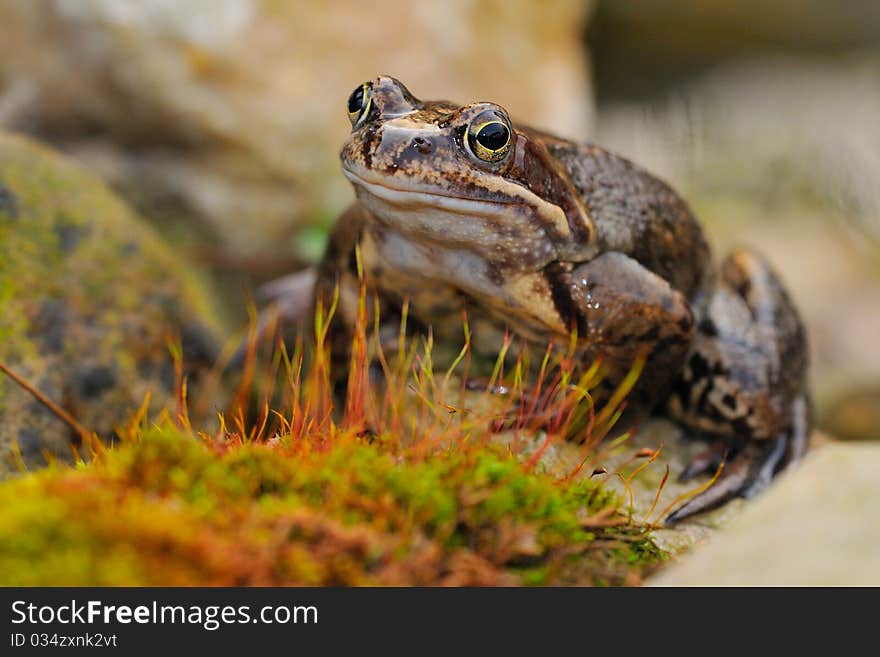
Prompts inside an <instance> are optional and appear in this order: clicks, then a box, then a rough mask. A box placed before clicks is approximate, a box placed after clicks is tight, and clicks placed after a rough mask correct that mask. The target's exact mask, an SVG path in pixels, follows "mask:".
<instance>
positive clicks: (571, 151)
mask: <svg viewBox="0 0 880 657" xmlns="http://www.w3.org/2000/svg"><path fill="white" fill-rule="evenodd" d="M348 109H349V116H350V118H351V120H352V124H353V129H352V132H351V135H350V136H349V138H348V140H347V141H346V143H345V145H344V146H343V148H342V152H341V160H342V168H343V171H344V173H345V175H346V176H347V177H348V178H349V180H350V181H351V182H352V184H353V185H354V188H355V192H356V195H357V203H356V204H355V205H354V206H353V207H352V208H350V209H349V210H348V211H347V212H346V213H345V214H343V215H342V217H340V219H339V220H338V222H337V223H336V226H335V228H334V230H333V231H332V234H331V237H330V243H329V246H328V249H327V252H326V254H325V257H324V260H323V262H322V263H321V265H320V267H319V271H318V279H317V285H316V294H317V295H318V296H322V295H323V296H327V295H329V294H330V293H331V291H332V290H333V288H334V287H335V286H336V285H339V288H340V295H341V297H340V310H339V313H340V317H341V320H340V321H338V322H336V324H335V326H336V333H335V334H334V335H333V336H332V338H331V339H332V340H333V355H334V358H335V359H337V360H338V361H339V364H340V367H336V368H335V370H336V371H337V372H346V371H347V368H346V367H344V366H342V365H343V364H344V363H345V362H346V361H347V359H348V348H349V345H350V340H349V335H348V331H350V328H351V326H353V324H354V314H355V308H356V298H357V290H358V286H357V280H356V273H355V258H354V251H355V245H356V244H359V245H360V249H361V253H362V262H363V264H364V271H365V277H366V282H367V285H368V286H369V287H370V288H371V289H372V290H374V291H375V292H376V293H377V294H378V296H379V298H380V300H381V309H380V312H381V315H380V318H381V321H382V325H381V326H380V338H381V337H382V336H383V335H384V333H385V332H386V331H387V333H388V335H389V336H392V337H394V336H396V330H397V327H398V321H399V310H400V308H401V305H402V304H403V303H404V301H405V300H406V301H408V302H409V304H410V305H409V308H410V310H409V316H410V318H411V322H410V326H413V327H414V328H415V330H424V329H426V328H427V327H430V328H431V330H432V331H433V334H434V336H435V339H437V340H447V339H448V340H460V339H461V335H462V325H461V311H462V310H463V309H465V310H466V311H467V313H468V317H469V321H470V324H471V328H472V335H473V345H474V348H475V350H476V352H477V353H478V354H480V353H483V354H486V355H488V356H490V357H493V358H494V355H495V354H497V352H498V350H499V348H500V345H501V336H503V334H504V332H505V330H510V331H511V332H513V333H514V334H516V335H518V336H519V337H521V338H523V339H524V342H525V343H526V344H528V345H533V346H535V347H537V348H539V349H541V350H542V351H543V349H544V348H545V347H546V344H547V342H548V341H549V340H551V339H552V340H555V341H556V342H557V344H563V345H564V344H568V342H569V336H570V332H571V331H573V330H576V331H577V336H578V348H579V350H580V356H581V362H582V363H583V365H584V366H585V367H586V366H587V365H589V364H590V363H591V362H593V361H594V360H595V359H596V358H601V359H602V362H603V363H604V364H605V365H606V367H608V368H609V370H610V371H609V375H608V377H607V381H606V388H604V389H600V390H599V391H598V393H597V395H598V396H599V397H600V399H599V400H598V402H599V403H601V401H602V400H601V397H602V396H603V395H607V392H608V390H609V389H613V387H614V386H615V385H616V384H617V383H618V382H619V381H620V380H621V379H622V377H623V376H624V375H625V374H626V372H627V371H629V369H630V367H631V365H632V363H633V360H634V358H635V357H636V355H637V354H639V353H642V352H643V351H647V352H648V353H649V356H648V361H647V364H646V366H645V369H644V372H643V374H642V376H641V378H640V380H639V382H638V383H637V385H636V387H635V388H634V390H633V392H632V394H631V400H630V401H631V405H638V406H641V407H643V408H646V409H649V408H653V407H656V406H657V404H658V403H659V402H663V401H665V404H664V406H663V407H664V408H667V409H668V411H669V413H670V415H671V416H672V417H674V418H676V419H677V420H678V421H680V422H681V423H682V424H684V425H685V426H687V427H689V428H691V429H693V430H694V431H696V432H698V433H700V434H706V435H713V436H716V437H721V438H723V441H722V448H723V450H722V451H728V452H729V453H730V454H733V455H734V458H733V459H732V461H731V463H730V464H729V467H728V468H726V476H724V477H722V479H721V480H719V482H717V483H716V484H715V486H713V487H712V488H711V489H709V490H708V491H707V492H706V493H704V494H703V495H701V496H698V497H697V498H695V499H694V500H692V501H691V502H690V503H688V505H687V506H686V507H683V508H681V509H679V510H678V511H677V512H676V513H675V514H673V517H672V520H677V519H679V518H681V517H684V516H685V515H689V514H691V513H694V512H696V511H700V510H702V509H705V508H708V507H711V506H715V505H717V504H720V503H722V502H723V501H725V500H726V499H728V498H730V497H731V496H734V495H744V494H748V493H750V492H752V491H754V490H756V488H758V487H760V486H761V485H763V483H766V481H767V480H769V478H770V477H772V475H773V473H774V472H775V471H777V470H778V469H779V468H780V466H781V465H782V464H787V463H790V462H793V461H794V460H796V459H797V458H798V457H799V456H800V454H801V453H802V451H803V449H804V445H805V442H806V434H807V431H808V426H807V425H808V422H807V403H806V390H805V377H806V341H805V336H804V331H803V328H802V326H801V323H800V320H799V318H798V316H797V313H796V311H795V309H794V307H793V305H792V304H791V302H790V300H789V299H788V297H787V295H786V293H785V291H784V290H783V288H782V286H781V284H780V283H779V281H778V279H777V278H776V277H775V276H774V275H773V273H772V272H771V270H770V269H769V268H768V267H767V266H766V265H765V264H764V263H763V262H762V261H761V260H760V259H758V258H757V257H756V256H754V255H751V254H749V253H747V252H739V251H738V252H736V253H734V254H732V255H731V256H729V257H728V258H727V259H726V260H725V261H724V262H723V264H722V266H721V267H720V269H718V270H717V271H716V269H715V268H714V267H713V266H712V262H711V254H710V250H709V247H708V245H707V243H706V240H705V238H704V236H703V232H702V230H701V228H700V226H699V224H698V222H697V220H696V219H695V217H694V216H693V214H692V213H691V211H690V209H689V208H688V206H687V204H686V203H685V202H684V201H683V200H682V199H681V198H680V197H679V196H678V195H677V194H676V193H675V192H674V191H673V190H672V189H671V188H670V187H669V186H668V185H666V184H665V183H663V182H662V181H660V180H658V179H657V178H655V177H653V176H651V175H650V174H649V173H647V172H646V171H644V170H643V169H641V168H639V167H638V166H636V165H635V164H633V163H632V162H629V161H628V160H626V159H624V158H622V157H619V156H617V155H614V154H612V153H609V152H607V151H604V150H602V149H601V148H598V147H597V146H593V145H589V144H577V143H573V142H569V141H565V140H563V139H559V138H558V137H554V136H552V135H549V134H547V133H544V132H541V131H537V130H534V129H531V128H528V127H526V126H520V125H515V124H513V123H512V122H511V120H510V118H509V117H508V115H507V112H506V111H505V110H504V109H503V108H501V107H499V106H498V105H494V104H492V103H474V104H471V105H465V106H459V105H456V104H453V103H449V102H427V101H420V100H418V99H417V98H415V97H414V96H413V95H412V94H411V93H410V92H409V91H408V90H407V89H406V88H405V87H404V86H403V85H402V84H401V83H400V82H398V81H397V80H395V79H393V78H390V77H379V78H376V79H375V80H372V81H370V82H368V83H365V84H364V85H362V86H361V87H359V88H358V89H357V90H355V92H354V93H353V94H352V97H351V98H350V99H349V107H348ZM716 460H717V459H716V458H714V457H713V456H711V455H710V456H706V457H704V458H700V459H697V460H696V461H695V463H694V464H693V465H692V466H691V467H689V468H688V469H687V470H686V471H685V473H684V475H685V476H692V475H693V474H694V473H696V472H698V471H700V470H701V469H707V468H709V467H711V466H712V465H713V463H714V462H715V461H716Z"/></svg>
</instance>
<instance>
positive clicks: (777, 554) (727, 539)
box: [650, 443, 880, 586]
mask: <svg viewBox="0 0 880 657" xmlns="http://www.w3.org/2000/svg"><path fill="white" fill-rule="evenodd" d="M878 469H880V445H878V444H876V443H847V444H843V443H831V444H829V445H826V446H824V447H821V448H820V449H818V450H816V451H814V452H813V453H811V454H809V455H808V456H807V458H806V460H805V462H804V463H803V464H802V465H801V467H799V468H797V469H795V470H792V471H790V472H788V473H784V474H783V475H781V476H780V478H779V480H778V482H777V484H776V485H775V486H773V487H772V488H770V490H768V491H767V492H766V493H764V494H763V495H762V496H761V497H759V498H757V499H756V500H755V501H754V502H753V503H751V504H749V505H747V506H746V507H745V509H744V510H743V512H742V514H741V515H740V516H739V517H738V518H736V519H735V520H734V521H733V522H732V523H731V525H730V527H729V528H727V529H725V530H723V531H721V532H718V533H716V534H715V536H713V537H712V538H711V540H710V541H709V542H708V544H707V545H704V546H701V547H700V549H698V550H695V551H694V552H693V554H689V555H687V556H685V557H682V558H681V561H680V563H679V564H676V565H674V566H672V567H671V568H669V569H668V570H665V571H663V572H662V573H661V574H659V575H658V576H657V577H655V578H654V579H653V580H651V581H650V583H651V584H653V585H656V586H691V585H703V586H730V585H736V586H740V585H742V586H829V585H837V586H877V585H880V559H878V558H877V545H878V543H880V524H878V523H877V522H875V519H876V517H877V508H878V505H880V478H878V477H877V471H878Z"/></svg>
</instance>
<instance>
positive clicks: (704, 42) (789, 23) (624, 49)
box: [590, 0, 880, 98]
mask: <svg viewBox="0 0 880 657" xmlns="http://www.w3.org/2000/svg"><path fill="white" fill-rule="evenodd" d="M878 37H880V6H878V4H877V3H876V2H873V0H850V1H849V2H847V3H846V11H840V7H839V6H838V5H836V4H835V3H830V2H824V0H806V1H805V0H774V2H773V5H772V9H770V8H768V6H767V3H766V2H764V1H763V0H739V1H738V2H729V1H728V0H701V2H692V1H691V0H640V2H603V3H601V4H600V5H599V7H598V10H597V11H596V15H595V16H594V19H593V21H592V23H591V29H590V46H591V48H592V49H593V51H594V54H595V60H596V80H597V86H598V87H599V89H601V90H602V93H603V94H606V95H608V96H618V97H620V96H627V97H633V98H635V97H639V98H645V97H646V96H649V95H651V94H653V93H656V92H658V91H659V90H662V89H664V88H666V87H668V86H669V85H674V84H677V83H679V82H680V81H681V80H683V79H686V78H687V77H689V76H693V75H694V74H695V73H699V72H703V71H707V70H711V69H713V68H714V67H716V66H717V65H718V64H719V62H723V61H727V60H730V59H733V58H736V57H741V56H742V55H743V53H754V52H769V51H774V50H775V51H786V52H793V53H808V54H811V55H827V54H828V53H829V52H835V51H837V52H840V51H842V50H845V49H853V48H859V47H868V48H872V47H874V46H875V44H876V43H877V39H878ZM799 84H800V83H799Z"/></svg>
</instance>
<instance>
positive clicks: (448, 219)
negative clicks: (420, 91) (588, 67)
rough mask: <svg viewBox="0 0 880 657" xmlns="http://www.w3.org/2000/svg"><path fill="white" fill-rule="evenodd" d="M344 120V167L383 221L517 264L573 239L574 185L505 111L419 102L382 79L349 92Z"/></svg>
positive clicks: (542, 257) (548, 256) (537, 138)
mask: <svg viewBox="0 0 880 657" xmlns="http://www.w3.org/2000/svg"><path fill="white" fill-rule="evenodd" d="M348 115H349V119H350V120H351V124H352V131H351V134H350V135H349V138H348V140H347V141H346V142H345V145H344V146H343V147H342V152H341V154H340V157H341V159H342V168H343V171H344V173H345V175H346V176H347V177H348V179H349V180H350V181H351V182H352V184H353V185H354V187H355V191H356V193H357V196H358V199H359V200H360V202H361V203H363V204H364V205H365V206H366V207H367V209H368V210H369V211H370V212H371V214H372V215H373V216H374V217H376V219H377V220H378V221H380V222H382V223H383V224H385V225H387V226H389V227H391V228H393V229H395V230H397V231H399V232H401V233H403V234H406V235H408V236H410V238H412V239H418V240H421V241H423V242H426V243H435V244H443V245H449V246H452V247H457V248H466V249H468V250H471V251H475V252H477V253H480V254H482V255H484V256H486V257H491V258H492V261H493V262H496V263H499V264H500V263H508V264H510V263H516V265H517V266H521V267H533V266H535V265H536V264H542V263H546V262H548V261H550V260H552V259H553V258H554V257H555V254H556V253H557V247H558V245H559V244H562V243H565V242H567V241H570V240H571V232H572V231H571V229H570V220H569V218H568V217H567V214H568V213H569V211H570V210H571V209H572V208H573V207H574V206H573V204H574V203H575V201H573V200H572V198H571V196H572V194H571V189H570V185H568V186H567V187H566V185H565V184H564V181H561V180H560V173H559V171H558V170H556V169H557V168H556V167H554V165H553V163H552V162H551V160H552V158H549V157H547V151H546V149H545V148H544V146H543V144H541V139H542V137H541V135H540V133H536V132H532V131H529V130H528V129H519V130H518V129H517V128H516V127H515V126H514V124H513V123H512V122H511V120H510V117H509V116H508V113H507V111H506V110H505V109H504V108H503V107H501V106H499V105H496V104H494V103H485V102H483V103H472V104H470V105H464V106H460V105H456V104H454V103H449V102H445V101H421V100H419V99H417V98H416V97H415V96H413V95H412V94H411V93H410V92H409V91H408V90H407V88H406V87H404V86H403V84H401V83H400V82H399V81H397V80H395V79H394V78H391V77H386V76H381V77H378V78H376V79H374V80H371V81H369V82H365V83H364V84H362V85H360V86H359V87H357V88H356V89H355V90H354V91H353V92H352V94H351V96H350V97H349V99H348ZM542 154H543V155H542ZM566 180H567V179H566ZM584 223H586V222H584Z"/></svg>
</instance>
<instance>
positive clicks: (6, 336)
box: [0, 133, 220, 477]
mask: <svg viewBox="0 0 880 657" xmlns="http://www.w3.org/2000/svg"><path fill="white" fill-rule="evenodd" d="M185 270H186V267H185V264H184V263H183V262H181V260H180V258H179V257H178V256H175V255H174V254H172V253H171V252H169V250H168V249H167V248H166V247H165V245H164V244H163V243H161V242H160V241H159V239H158V238H157V237H156V235H155V234H154V233H153V231H152V230H151V229H149V228H147V227H146V226H144V225H143V224H142V222H141V220H140V219H139V218H138V217H136V216H134V215H133V214H132V213H131V212H130V211H129V210H128V209H127V208H126V207H125V205H123V203H122V202H121V201H119V200H118V199H117V198H116V197H115V196H114V195H113V194H111V193H110V192H109V191H108V190H107V188H106V187H105V186H104V185H103V184H102V183H101V182H100V181H98V180H97V179H96V178H95V177H94V176H93V175H91V174H88V173H86V172H85V171H83V170H82V168H81V167H79V166H77V165H75V164H73V163H72V162H70V161H69V160H67V159H65V158H62V157H59V156H58V155H56V154H54V153H52V152H50V151H48V150H46V149H45V148H43V147H41V146H38V145H37V144H35V143H32V142H31V141H29V140H26V139H24V138H22V137H18V136H11V135H5V134H2V133H0V361H2V362H3V363H5V364H6V365H8V366H9V367H10V368H11V369H12V370H13V371H14V372H16V373H17V374H19V375H21V376H23V377H24V378H25V379H27V380H28V381H29V382H30V383H31V384H33V385H34V386H36V388H37V389H39V390H40V391H41V392H42V393H43V394H45V395H46V396H47V397H49V398H50V399H51V400H52V401H54V402H56V403H58V404H60V405H61V406H62V407H64V408H65V409H66V410H67V411H68V412H69V413H71V414H72V415H73V416H74V417H75V418H76V419H77V420H78V421H79V422H80V423H81V424H83V425H84V426H85V427H86V428H88V429H91V430H95V431H97V432H98V433H99V435H101V436H102V437H103V438H112V437H113V435H114V429H115V427H116V426H117V425H118V424H121V423H123V422H124V421H126V420H128V419H129V418H130V416H131V415H132V414H133V413H134V412H135V411H136V410H137V409H138V407H139V406H140V405H141V404H142V403H143V401H144V399H145V397H146V395H147V394H148V393H150V394H151V399H152V405H153V406H152V407H153V410H156V409H158V408H159V407H160V406H163V405H168V407H170V408H174V382H175V376H174V368H173V362H172V359H171V355H170V353H169V348H168V341H169V340H170V339H172V338H173V337H174V336H175V335H179V337H180V341H181V344H182V347H183V351H184V365H185V374H186V375H187V376H188V377H189V379H188V382H189V384H190V390H191V392H192V393H193V395H194V394H195V391H196V390H198V382H199V375H200V373H202V372H203V371H204V370H205V369H206V368H207V367H208V365H209V364H210V363H211V361H212V360H213V359H214V356H215V350H216V349H217V344H218V339H219V336H220V327H219V326H218V324H217V322H216V321H215V320H214V319H213V317H214V315H213V314H212V311H211V305H210V304H209V303H208V302H207V301H206V299H205V298H204V296H203V294H202V292H201V289H200V287H199V286H198V285H197V284H196V283H195V281H194V280H192V279H191V277H190V276H189V275H188V274H187V273H186V271H185ZM71 441H72V442H73V443H74V444H75V443H76V442H77V441H78V436H76V435H75V434H74V433H73V432H72V431H71V430H70V428H69V427H68V426H67V425H66V424H64V423H62V422H61V421H60V420H59V419H57V418H56V417H55V415H53V414H52V413H51V412H49V410H48V409H47V408H45V407H44V406H43V405H42V404H41V403H39V402H38V401H36V400H35V399H34V398H33V397H32V396H31V395H30V394H29V393H28V392H26V391H25V390H23V389H22V388H21V387H19V386H18V385H17V384H15V383H14V382H13V381H12V380H11V379H9V378H7V377H6V376H5V375H3V374H0V477H2V476H3V475H4V474H8V473H9V472H10V471H14V470H16V469H17V468H19V467H21V465H22V462H23V465H25V466H27V467H37V466H40V465H44V464H45V463H46V457H45V454H47V453H48V454H51V455H55V456H57V457H59V458H61V459H69V458H70V457H71V450H70V445H69V443H70V442H71ZM16 445H17V448H18V450H20V454H21V459H20V460H19V459H18V458H16V457H15V456H14V453H13V452H14V450H15V446H16ZM84 456H88V454H84Z"/></svg>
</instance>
